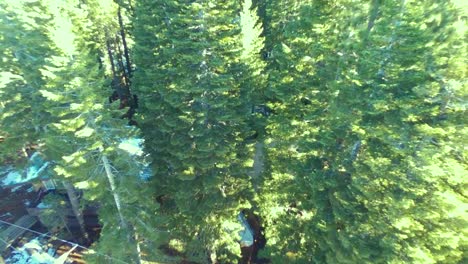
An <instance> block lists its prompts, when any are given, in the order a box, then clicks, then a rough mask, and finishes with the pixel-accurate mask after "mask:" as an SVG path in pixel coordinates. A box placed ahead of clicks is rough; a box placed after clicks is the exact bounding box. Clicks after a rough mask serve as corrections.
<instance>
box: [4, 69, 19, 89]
mask: <svg viewBox="0 0 468 264" xmlns="http://www.w3.org/2000/svg"><path fill="white" fill-rule="evenodd" d="M22 79H23V77H21V76H20V75H16V74H13V73H11V72H0V88H3V87H6V86H7V84H9V83H10V82H12V81H13V80H22Z"/></svg>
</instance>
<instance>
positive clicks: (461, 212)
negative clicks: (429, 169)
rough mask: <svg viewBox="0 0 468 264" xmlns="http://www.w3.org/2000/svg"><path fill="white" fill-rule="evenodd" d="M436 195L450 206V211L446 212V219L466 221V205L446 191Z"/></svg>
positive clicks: (452, 193)
mask: <svg viewBox="0 0 468 264" xmlns="http://www.w3.org/2000/svg"><path fill="white" fill-rule="evenodd" d="M437 195H438V196H440V197H441V198H442V199H444V201H445V202H446V203H447V204H449V205H451V206H452V209H451V210H447V211H448V212H447V216H448V217H451V218H463V219H468V204H467V203H465V202H463V201H462V200H461V199H460V197H458V196H457V194H455V193H454V192H448V191H446V192H438V193H437Z"/></svg>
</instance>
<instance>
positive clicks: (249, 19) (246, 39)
mask: <svg viewBox="0 0 468 264" xmlns="http://www.w3.org/2000/svg"><path fill="white" fill-rule="evenodd" d="M257 20H258V18H257V15H256V9H252V0H245V1H244V4H243V6H242V12H241V14H240V24H241V29H242V47H243V49H242V57H244V58H247V57H248V56H249V55H250V54H253V53H255V52H256V50H257V49H258V48H259V47H257V46H258V45H261V44H262V43H260V44H259V43H256V40H258V39H259V36H260V33H261V30H260V28H259V26H258V25H257ZM256 45H257V46H256Z"/></svg>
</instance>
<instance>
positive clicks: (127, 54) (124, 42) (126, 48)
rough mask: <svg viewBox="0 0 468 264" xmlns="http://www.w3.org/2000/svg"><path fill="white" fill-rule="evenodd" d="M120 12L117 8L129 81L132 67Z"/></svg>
mask: <svg viewBox="0 0 468 264" xmlns="http://www.w3.org/2000/svg"><path fill="white" fill-rule="evenodd" d="M121 11H122V9H121V8H120V6H119V10H118V13H117V15H118V17H119V26H120V37H121V38H122V45H123V48H124V55H125V61H126V62H127V63H126V66H127V74H128V77H129V79H130V77H132V66H131V63H130V55H129V52H128V46H127V40H126V37H125V29H124V25H123V20H122V12H121Z"/></svg>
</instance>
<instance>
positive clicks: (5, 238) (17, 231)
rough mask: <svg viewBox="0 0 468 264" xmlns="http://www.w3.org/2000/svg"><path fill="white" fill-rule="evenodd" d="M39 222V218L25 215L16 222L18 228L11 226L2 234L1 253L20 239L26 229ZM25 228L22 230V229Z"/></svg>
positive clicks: (0, 235) (0, 234)
mask: <svg viewBox="0 0 468 264" xmlns="http://www.w3.org/2000/svg"><path fill="white" fill-rule="evenodd" d="M36 222H37V218H36V217H34V216H30V215H25V216H23V217H21V218H20V219H18V221H16V222H15V225H16V226H10V227H8V228H7V229H6V230H4V231H3V232H2V233H0V238H1V240H0V252H3V251H4V250H5V249H6V248H7V247H9V246H10V245H11V244H13V242H15V240H16V239H18V237H20V236H21V235H22V234H24V232H26V230H25V229H24V228H30V227H31V226H33V225H34V224H35V223H36ZM18 226H20V227H23V228H20V227H18Z"/></svg>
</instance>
